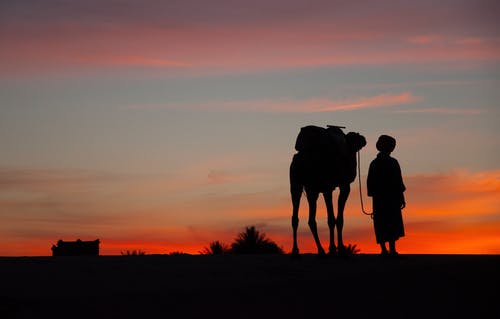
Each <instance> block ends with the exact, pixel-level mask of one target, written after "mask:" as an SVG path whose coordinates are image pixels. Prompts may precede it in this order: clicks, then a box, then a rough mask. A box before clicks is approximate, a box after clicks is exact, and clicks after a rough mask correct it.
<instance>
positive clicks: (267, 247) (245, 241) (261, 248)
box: [231, 226, 283, 254]
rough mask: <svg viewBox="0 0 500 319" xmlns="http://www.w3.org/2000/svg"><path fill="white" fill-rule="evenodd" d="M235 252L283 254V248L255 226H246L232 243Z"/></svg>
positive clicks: (232, 250)
mask: <svg viewBox="0 0 500 319" xmlns="http://www.w3.org/2000/svg"><path fill="white" fill-rule="evenodd" d="M231 253H233V254H282V253H283V249H282V248H281V247H279V246H278V245H277V244H276V243H275V242H274V241H272V240H271V239H269V238H267V237H266V234H264V233H261V232H260V231H258V230H257V229H256V228H255V226H250V227H248V226H247V227H246V228H245V231H244V232H241V233H239V234H238V237H236V239H235V240H234V242H233V243H232V244H231Z"/></svg>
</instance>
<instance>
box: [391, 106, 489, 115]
mask: <svg viewBox="0 0 500 319" xmlns="http://www.w3.org/2000/svg"><path fill="white" fill-rule="evenodd" d="M395 112H396V113H405V114H418V113H421V114H441V115H479V114H482V113H484V112H485V111H484V110H481V109H459V108H447V107H443V108H418V109H407V110H396V111H395Z"/></svg>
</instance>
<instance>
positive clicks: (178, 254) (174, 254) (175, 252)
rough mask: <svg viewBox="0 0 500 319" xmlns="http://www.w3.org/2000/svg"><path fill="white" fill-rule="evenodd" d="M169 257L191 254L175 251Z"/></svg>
mask: <svg viewBox="0 0 500 319" xmlns="http://www.w3.org/2000/svg"><path fill="white" fill-rule="evenodd" d="M169 255H170V256H187V255H189V254H188V253H185V252H182V251H173V252H170V253H169Z"/></svg>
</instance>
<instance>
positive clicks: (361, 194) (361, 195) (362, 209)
mask: <svg viewBox="0 0 500 319" xmlns="http://www.w3.org/2000/svg"><path fill="white" fill-rule="evenodd" d="M360 153H361V151H358V181H359V199H360V201H361V211H362V212H363V214H365V215H368V216H370V217H371V218H372V219H373V213H368V212H367V211H366V210H365V205H364V204H363V192H362V191H361V155H360Z"/></svg>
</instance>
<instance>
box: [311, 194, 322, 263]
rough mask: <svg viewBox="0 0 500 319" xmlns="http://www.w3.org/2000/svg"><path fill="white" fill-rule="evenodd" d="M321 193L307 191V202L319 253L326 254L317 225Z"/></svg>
mask: <svg viewBox="0 0 500 319" xmlns="http://www.w3.org/2000/svg"><path fill="white" fill-rule="evenodd" d="M318 197H319V193H318V192H307V202H308V203H309V221H308V224H309V228H310V229H311V232H312V234H313V237H314V241H315V242H316V246H317V247H318V255H324V254H325V250H324V249H323V247H322V246H321V242H320V240H319V235H318V227H317V225H316V201H317V200H318Z"/></svg>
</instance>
